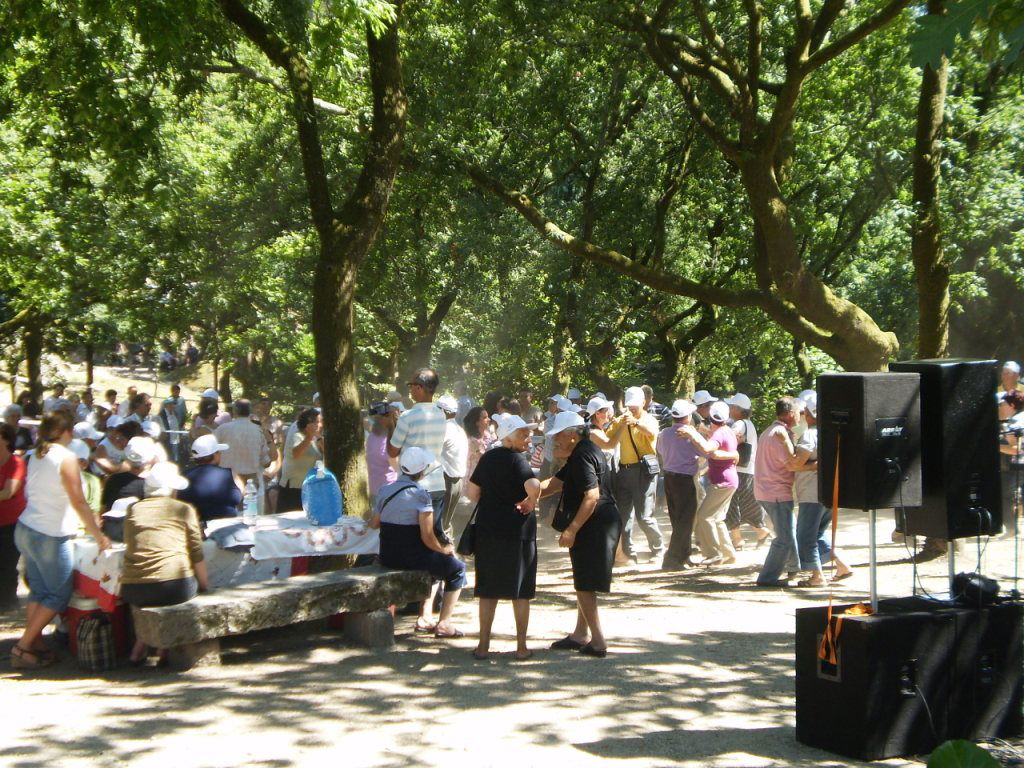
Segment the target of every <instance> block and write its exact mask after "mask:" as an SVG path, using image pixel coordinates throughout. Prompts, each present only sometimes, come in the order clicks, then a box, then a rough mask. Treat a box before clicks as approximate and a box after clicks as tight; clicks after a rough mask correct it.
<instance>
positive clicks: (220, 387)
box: [217, 366, 233, 405]
mask: <svg viewBox="0 0 1024 768" xmlns="http://www.w3.org/2000/svg"><path fill="white" fill-rule="evenodd" d="M217 391H218V392H220V397H221V399H222V400H223V401H224V402H225V404H227V405H230V404H231V403H232V402H233V400H232V397H231V370H230V369H229V368H227V367H226V366H225V368H224V372H223V373H221V375H220V380H219V381H218V382H217Z"/></svg>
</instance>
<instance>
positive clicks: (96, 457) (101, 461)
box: [92, 445, 127, 475]
mask: <svg viewBox="0 0 1024 768" xmlns="http://www.w3.org/2000/svg"><path fill="white" fill-rule="evenodd" d="M92 457H93V461H95V462H96V465H97V466H98V467H99V468H100V469H102V470H103V471H104V472H106V473H107V474H108V475H114V474H117V473H118V472H125V471H126V470H127V468H126V466H125V464H126V462H121V463H120V464H116V463H114V461H112V460H111V458H110V457H109V456H108V455H107V449H106V448H104V447H103V446H102V445H99V446H97V447H96V451H95V452H94V453H93V455H92Z"/></svg>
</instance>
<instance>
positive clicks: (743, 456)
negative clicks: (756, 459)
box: [736, 420, 754, 467]
mask: <svg viewBox="0 0 1024 768" xmlns="http://www.w3.org/2000/svg"><path fill="white" fill-rule="evenodd" d="M742 424H743V440H744V442H743V443H741V444H740V447H739V448H737V449H736V451H737V453H739V455H740V458H739V461H737V462H736V466H737V467H745V466H747V465H748V464H750V457H751V456H752V455H753V453H754V446H753V444H752V443H750V436H749V435H748V434H747V422H746V421H745V420H744V421H743V422H742Z"/></svg>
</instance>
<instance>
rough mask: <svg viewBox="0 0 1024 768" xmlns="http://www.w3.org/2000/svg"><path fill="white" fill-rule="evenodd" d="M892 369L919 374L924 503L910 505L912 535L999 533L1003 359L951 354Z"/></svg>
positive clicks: (949, 536)
mask: <svg viewBox="0 0 1024 768" xmlns="http://www.w3.org/2000/svg"><path fill="white" fill-rule="evenodd" d="M889 368H890V370H892V371H900V372H902V373H916V374H919V375H920V377H921V504H920V507H915V508H910V509H907V510H906V520H907V525H906V533H908V534H915V535H919V536H935V537H938V538H941V539H958V538H964V537H967V536H977V535H978V534H979V533H981V534H996V533H999V532H1000V530H1002V517H1003V515H1002V488H1001V487H1000V482H999V412H998V408H997V406H996V401H995V397H994V396H993V393H994V392H995V391H996V386H997V384H998V381H999V379H998V376H999V367H998V364H997V363H996V361H995V360H964V359H956V358H951V359H948V360H908V361H905V362H900V363H893V364H892V365H891V366H889ZM908 506H911V505H909V504H908Z"/></svg>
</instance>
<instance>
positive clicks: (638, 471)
mask: <svg viewBox="0 0 1024 768" xmlns="http://www.w3.org/2000/svg"><path fill="white" fill-rule="evenodd" d="M645 399H646V398H645V397H644V391H643V390H642V389H641V388H640V387H629V388H628V389H627V390H626V395H625V402H624V403H623V404H624V405H625V408H626V412H625V413H623V414H622V415H621V416H620V417H619V418H617V419H616V420H615V422H614V423H613V424H612V426H611V427H610V428H609V429H608V430H607V434H608V437H609V439H611V440H615V439H616V438H618V441H619V471H618V474H617V475H616V478H615V501H616V503H617V504H618V506H619V513H620V514H621V515H622V551H623V553H624V554H625V555H626V557H628V558H630V559H631V560H632V561H633V562H636V561H637V556H636V551H635V550H634V548H633V516H634V515H635V516H636V519H637V522H638V523H639V524H640V528H641V529H642V530H643V532H644V535H645V536H646V537H647V544H648V546H650V548H651V560H657V559H658V558H659V557H661V555H662V553H663V551H664V544H663V540H662V536H661V529H660V528H659V527H658V521H657V520H655V519H654V494H655V490H656V488H657V485H656V479H657V478H656V473H655V474H652V472H651V469H652V468H653V467H654V465H655V464H656V462H657V459H656V452H655V447H654V443H655V440H657V438H658V422H657V420H656V419H655V418H654V417H653V416H651V414H649V413H647V411H645V410H644V402H645ZM652 459H654V461H653V462H652Z"/></svg>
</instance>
